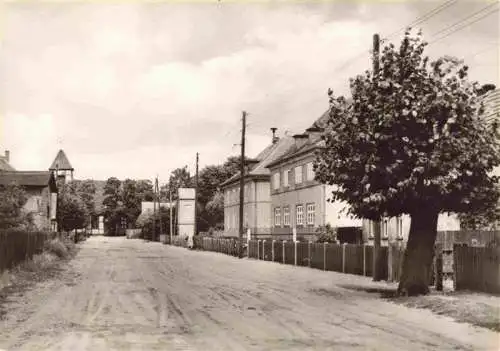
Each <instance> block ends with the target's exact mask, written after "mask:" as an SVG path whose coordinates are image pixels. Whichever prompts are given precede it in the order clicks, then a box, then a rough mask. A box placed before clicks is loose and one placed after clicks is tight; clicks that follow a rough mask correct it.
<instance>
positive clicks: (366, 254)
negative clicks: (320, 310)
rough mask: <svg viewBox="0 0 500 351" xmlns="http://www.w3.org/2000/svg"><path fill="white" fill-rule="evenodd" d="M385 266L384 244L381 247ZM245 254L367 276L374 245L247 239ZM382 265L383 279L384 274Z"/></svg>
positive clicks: (385, 253)
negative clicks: (246, 251) (246, 252)
mask: <svg viewBox="0 0 500 351" xmlns="http://www.w3.org/2000/svg"><path fill="white" fill-rule="evenodd" d="M380 252H381V255H382V257H383V264H384V265H385V266H387V262H388V261H387V255H388V250H387V247H381V248H380ZM248 257H249V258H254V259H258V260H265V261H274V262H278V263H282V264H289V265H296V266H303V267H311V268H316V269H322V270H327V271H336V272H342V273H350V274H358V275H366V276H370V275H371V272H372V264H373V262H372V257H373V247H371V246H367V245H355V244H342V245H341V244H329V243H311V242H296V243H294V242H292V241H277V240H250V242H249V244H248ZM387 271H388V269H385V275H384V277H385V278H384V279H386V278H387Z"/></svg>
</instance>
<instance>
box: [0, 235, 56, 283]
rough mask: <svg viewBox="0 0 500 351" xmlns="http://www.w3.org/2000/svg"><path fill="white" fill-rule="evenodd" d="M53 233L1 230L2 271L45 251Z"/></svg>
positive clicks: (0, 270) (0, 254) (0, 256)
mask: <svg viewBox="0 0 500 351" xmlns="http://www.w3.org/2000/svg"><path fill="white" fill-rule="evenodd" d="M52 237H53V234H52V233H45V232H25V231H17V230H7V231H2V232H0V273H2V272H3V271H4V270H6V269H10V268H12V267H14V266H16V265H17V264H19V263H21V262H23V261H25V260H28V259H30V258H32V257H33V255H35V254H38V253H41V252H42V251H43V248H44V245H45V242H46V241H47V240H50V239H52Z"/></svg>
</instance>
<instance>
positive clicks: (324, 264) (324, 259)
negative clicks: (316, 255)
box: [323, 242, 326, 271]
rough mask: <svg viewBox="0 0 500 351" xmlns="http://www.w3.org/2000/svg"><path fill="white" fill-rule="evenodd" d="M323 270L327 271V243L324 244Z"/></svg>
mask: <svg viewBox="0 0 500 351" xmlns="http://www.w3.org/2000/svg"><path fill="white" fill-rule="evenodd" d="M323 270H324V271H326V242H324V243H323Z"/></svg>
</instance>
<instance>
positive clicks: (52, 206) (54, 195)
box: [50, 193, 57, 219]
mask: <svg viewBox="0 0 500 351" xmlns="http://www.w3.org/2000/svg"><path fill="white" fill-rule="evenodd" d="M56 213H57V193H51V194H50V219H56Z"/></svg>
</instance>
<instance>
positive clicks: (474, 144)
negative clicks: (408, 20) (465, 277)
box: [315, 32, 500, 219]
mask: <svg viewBox="0 0 500 351" xmlns="http://www.w3.org/2000/svg"><path fill="white" fill-rule="evenodd" d="M425 46H426V43H425V42H424V41H423V40H422V38H421V35H420V33H419V35H417V36H413V37H412V36H411V35H410V33H409V32H407V33H406V35H405V38H404V40H403V42H402V44H401V47H400V48H399V49H396V48H395V46H394V45H393V44H389V45H387V46H386V47H385V48H384V50H383V52H382V55H381V60H380V62H381V69H380V74H379V75H378V76H376V77H373V76H372V73H371V72H369V71H366V72H365V74H364V75H360V76H357V77H356V78H354V79H352V80H351V82H350V86H351V94H352V98H351V99H346V98H344V97H343V96H338V97H336V96H334V95H333V93H332V92H331V91H330V94H329V95H330V119H329V121H328V126H327V128H326V132H325V134H324V140H325V149H324V150H323V151H322V152H320V153H319V155H318V158H317V162H316V165H315V166H316V168H315V170H316V175H317V177H318V179H319V180H321V181H322V182H325V183H328V184H332V185H333V184H335V185H336V186H337V187H338V188H337V189H336V191H334V192H333V194H332V195H333V199H338V200H343V201H347V202H348V203H349V204H350V211H351V213H352V214H354V215H356V216H359V217H364V218H371V219H378V218H380V217H381V216H396V215H400V214H402V213H408V214H411V213H414V212H415V211H418V210H419V209H421V208H422V207H426V208H429V207H432V208H433V209H435V210H436V211H438V212H443V211H444V212H446V211H450V212H468V211H472V210H479V209H483V208H487V207H488V206H491V204H492V203H496V201H497V200H498V196H499V192H498V188H497V187H496V184H497V183H498V178H497V177H495V176H491V175H490V173H491V171H492V169H493V167H495V166H497V165H499V163H500V146H499V141H498V134H497V132H496V126H490V125H488V124H486V123H485V122H484V120H483V119H482V118H481V115H482V113H483V110H484V107H483V106H482V102H481V99H480V93H481V90H480V89H481V87H480V86H479V84H478V83H476V82H470V81H469V79H468V67H467V66H465V65H463V64H462V63H461V62H459V61H458V60H456V59H454V58H450V57H444V58H440V59H438V60H436V61H434V62H432V63H429V59H428V58H427V57H424V56H423V52H424V48H425Z"/></svg>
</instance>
